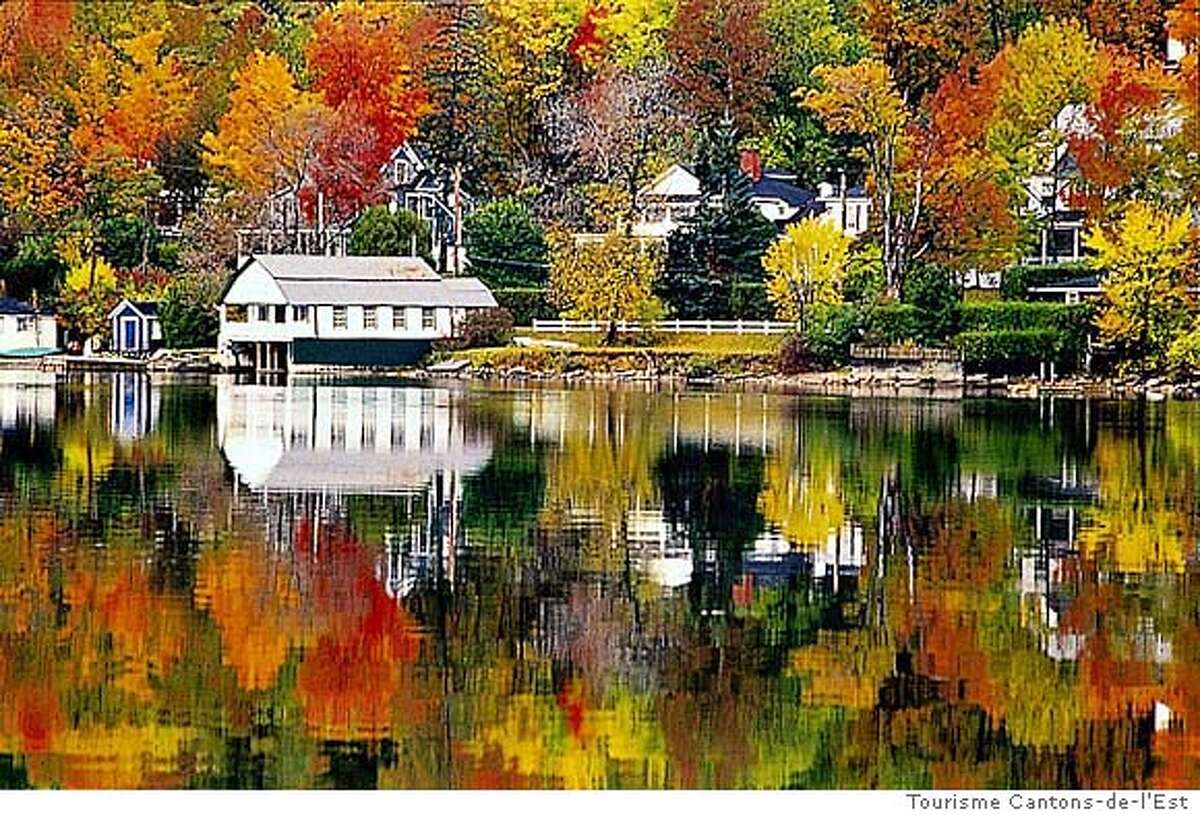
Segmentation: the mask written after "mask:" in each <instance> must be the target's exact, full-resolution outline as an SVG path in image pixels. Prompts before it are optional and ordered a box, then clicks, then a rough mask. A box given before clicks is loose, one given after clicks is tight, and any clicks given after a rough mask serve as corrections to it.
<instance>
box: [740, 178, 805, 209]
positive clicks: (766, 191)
mask: <svg viewBox="0 0 1200 815" xmlns="http://www.w3.org/2000/svg"><path fill="white" fill-rule="evenodd" d="M751 189H752V191H753V193H752V194H753V195H754V197H755V198H778V199H779V200H781V201H784V202H786V203H787V204H789V205H790V206H793V207H809V206H811V205H812V204H813V203H814V202H815V201H816V198H817V195H816V193H814V192H811V191H810V190H805V189H801V188H800V187H797V186H796V185H795V184H789V183H787V182H786V181H779V180H778V179H775V178H768V177H767V176H763V177H762V178H761V179H759V180H758V181H756V182H754V186H753V187H752V188H751Z"/></svg>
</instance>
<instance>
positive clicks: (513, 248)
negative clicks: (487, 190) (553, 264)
mask: <svg viewBox="0 0 1200 815" xmlns="http://www.w3.org/2000/svg"><path fill="white" fill-rule="evenodd" d="M464 228H465V230H466V238H467V247H468V250H467V252H468V257H469V258H470V261H471V268H472V270H473V271H474V272H475V274H477V275H479V277H480V278H482V279H483V280H484V281H485V282H487V283H488V284H489V285H495V286H500V287H507V288H521V287H535V286H541V285H544V284H545V282H546V273H547V270H548V266H547V248H546V233H545V231H544V230H543V229H542V226H541V224H539V223H538V222H537V219H536V218H535V217H534V215H533V213H532V212H531V211H530V210H529V208H528V207H527V206H525V204H523V203H521V202H520V201H518V200H516V199H514V198H502V199H500V200H497V201H492V202H490V203H487V204H484V205H483V206H482V207H480V208H479V209H477V210H475V212H473V213H472V214H471V215H470V216H469V217H468V218H467V219H466V221H465V223H464ZM518 322H519V321H518Z"/></svg>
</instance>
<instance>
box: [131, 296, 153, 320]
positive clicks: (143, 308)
mask: <svg viewBox="0 0 1200 815" xmlns="http://www.w3.org/2000/svg"><path fill="white" fill-rule="evenodd" d="M129 302H130V304H131V305H132V306H133V307H134V308H136V309H137V310H138V311H140V312H142V314H145V315H146V316H147V317H157V316H158V303H156V302H154V301H153V300H130V301H129Z"/></svg>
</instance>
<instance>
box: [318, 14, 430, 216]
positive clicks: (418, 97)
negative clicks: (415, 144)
mask: <svg viewBox="0 0 1200 815" xmlns="http://www.w3.org/2000/svg"><path fill="white" fill-rule="evenodd" d="M432 34H433V21H432V19H431V18H430V17H428V16H426V15H425V14H424V12H423V11H422V10H421V9H420V7H419V6H409V7H405V8H404V9H403V10H401V11H399V12H398V11H396V9H394V8H384V7H379V6H371V5H368V4H361V3H342V4H339V5H337V6H334V7H333V8H332V9H330V10H328V11H326V12H323V13H322V14H321V16H320V17H318V18H317V20H316V22H315V23H314V25H313V35H314V36H313V40H312V41H311V42H310V43H309V46H308V50H307V54H306V56H307V62H308V70H309V72H310V73H311V74H312V78H313V79H312V89H313V91H314V92H316V93H318V94H320V95H321V98H322V100H323V101H324V103H325V106H326V107H327V108H329V110H330V111H332V119H331V124H330V127H329V128H328V129H327V130H326V131H325V134H324V138H323V139H322V140H321V142H320V144H318V146H317V155H318V159H319V160H318V161H317V162H316V163H315V164H314V165H313V167H312V168H311V175H312V178H311V181H312V188H311V189H309V190H308V192H307V194H308V196H309V200H308V203H309V205H310V206H311V205H312V204H314V203H316V202H315V201H314V200H313V199H314V198H315V197H316V196H318V195H319V196H323V198H324V199H325V202H326V204H327V205H328V206H329V208H330V214H331V216H332V217H331V220H332V221H334V222H340V221H345V220H346V219H348V218H350V217H352V216H353V215H355V214H357V213H358V212H360V211H361V210H362V209H363V208H365V207H366V206H367V205H369V204H373V203H379V202H380V201H381V200H382V199H383V196H384V192H385V190H384V188H383V176H382V175H381V173H380V168H381V167H383V166H384V165H385V164H386V163H387V161H388V159H389V158H390V157H391V155H392V153H393V151H395V150H396V148H398V147H399V146H400V145H402V144H403V143H404V141H405V140H406V139H407V138H408V137H409V136H410V135H412V134H413V132H414V131H415V129H416V126H417V122H418V121H420V119H421V117H422V116H424V115H425V113H426V112H428V110H429V101H428V92H427V90H426V88H425V87H424V85H423V84H422V83H421V66H420V64H419V59H420V55H421V54H422V53H423V48H424V45H425V43H427V42H428V41H429V39H430V37H431V36H432ZM317 220H319V219H317Z"/></svg>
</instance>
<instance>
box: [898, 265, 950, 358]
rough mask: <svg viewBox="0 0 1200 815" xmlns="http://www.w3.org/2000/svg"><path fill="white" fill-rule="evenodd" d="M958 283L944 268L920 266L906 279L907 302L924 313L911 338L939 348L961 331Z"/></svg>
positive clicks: (921, 314)
mask: <svg viewBox="0 0 1200 815" xmlns="http://www.w3.org/2000/svg"><path fill="white" fill-rule="evenodd" d="M959 299H960V298H959V287H958V283H957V282H956V281H955V280H954V279H953V277H952V276H951V275H950V272H949V270H947V269H946V268H944V267H942V266H937V265H935V264H931V263H927V264H923V265H920V266H916V267H914V268H913V269H912V271H910V272H909V274H908V276H907V277H906V278H905V280H904V297H903V302H904V303H905V304H907V305H910V306H914V307H915V308H916V309H918V311H919V312H920V320H919V321H918V322H917V324H916V330H915V332H913V334H912V336H911V339H912V340H914V341H916V342H919V343H921V344H922V345H936V344H938V343H941V342H943V341H944V340H946V339H947V338H949V337H952V336H954V334H956V333H957V332H958V304H959Z"/></svg>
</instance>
